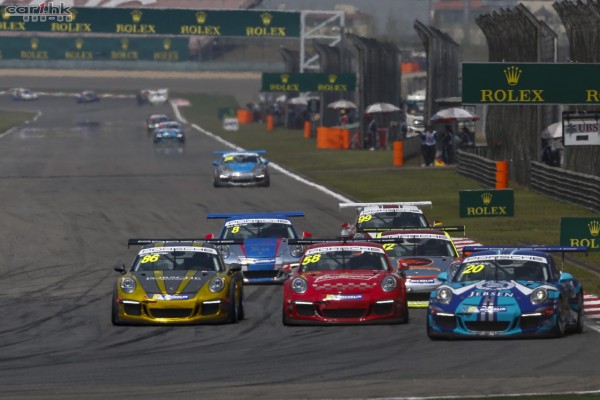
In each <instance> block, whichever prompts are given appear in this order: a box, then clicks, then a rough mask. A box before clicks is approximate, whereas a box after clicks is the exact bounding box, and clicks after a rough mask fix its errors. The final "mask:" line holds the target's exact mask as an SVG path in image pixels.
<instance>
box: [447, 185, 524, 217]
mask: <svg viewBox="0 0 600 400" xmlns="http://www.w3.org/2000/svg"><path fill="white" fill-rule="evenodd" d="M458 193H459V198H460V202H459V204H460V205H459V207H460V217H461V218H475V217H514V215H515V200H514V192H513V190H512V189H502V190H492V189H490V190H461V191H459V192H458Z"/></svg>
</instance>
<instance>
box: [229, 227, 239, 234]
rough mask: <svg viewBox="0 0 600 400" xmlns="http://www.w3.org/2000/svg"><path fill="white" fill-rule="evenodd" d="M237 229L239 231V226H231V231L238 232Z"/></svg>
mask: <svg viewBox="0 0 600 400" xmlns="http://www.w3.org/2000/svg"><path fill="white" fill-rule="evenodd" d="M239 231H240V227H239V226H234V227H233V228H231V233H238V232H239Z"/></svg>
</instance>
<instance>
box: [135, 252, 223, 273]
mask: <svg viewBox="0 0 600 400" xmlns="http://www.w3.org/2000/svg"><path fill="white" fill-rule="evenodd" d="M223 269H224V268H223V266H222V265H221V261H220V258H219V256H218V255H217V254H216V253H208V252H199V251H164V252H163V251H154V252H151V253H143V252H140V254H139V255H138V256H137V258H136V259H135V261H134V263H133V268H132V269H131V270H132V271H134V272H142V271H148V272H150V271H177V270H179V271H190V270H195V271H214V272H217V271H222V270H223Z"/></svg>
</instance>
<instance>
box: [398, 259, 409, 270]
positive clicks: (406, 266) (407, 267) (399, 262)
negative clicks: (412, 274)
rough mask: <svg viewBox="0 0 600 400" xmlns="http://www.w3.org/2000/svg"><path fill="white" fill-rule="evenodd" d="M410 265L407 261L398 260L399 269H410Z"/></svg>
mask: <svg viewBox="0 0 600 400" xmlns="http://www.w3.org/2000/svg"><path fill="white" fill-rule="evenodd" d="M408 269H409V266H408V263H407V262H404V261H402V260H398V271H401V272H404V271H408Z"/></svg>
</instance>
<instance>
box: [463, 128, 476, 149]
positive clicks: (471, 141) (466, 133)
mask: <svg viewBox="0 0 600 400" xmlns="http://www.w3.org/2000/svg"><path fill="white" fill-rule="evenodd" d="M462 133H463V137H462V143H463V145H464V146H475V135H474V134H473V132H471V131H470V130H469V128H468V127H467V126H466V125H463V127H462Z"/></svg>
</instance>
